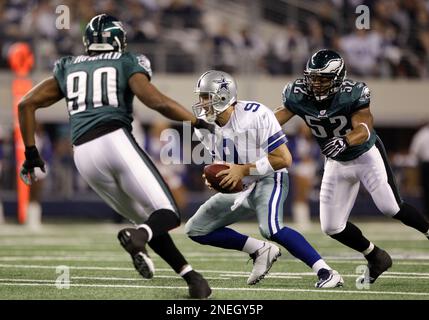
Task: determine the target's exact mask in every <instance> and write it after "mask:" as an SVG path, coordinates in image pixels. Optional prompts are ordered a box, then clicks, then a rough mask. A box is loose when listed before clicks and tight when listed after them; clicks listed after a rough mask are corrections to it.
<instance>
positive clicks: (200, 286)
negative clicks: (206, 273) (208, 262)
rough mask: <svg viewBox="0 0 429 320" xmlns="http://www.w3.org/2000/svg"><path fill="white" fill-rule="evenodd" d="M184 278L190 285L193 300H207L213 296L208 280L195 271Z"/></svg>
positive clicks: (190, 294)
mask: <svg viewBox="0 0 429 320" xmlns="http://www.w3.org/2000/svg"><path fill="white" fill-rule="evenodd" d="M184 278H185V280H186V282H187V283H188V288H189V296H190V297H191V298H192V299H207V298H208V297H210V295H211V294H212V289H211V288H210V286H209V284H208V282H207V280H206V279H204V277H203V276H202V275H201V274H200V273H198V272H196V271H195V270H192V271H189V272H188V273H187V274H186V275H185V276H184Z"/></svg>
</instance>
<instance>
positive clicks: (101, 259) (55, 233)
mask: <svg viewBox="0 0 429 320" xmlns="http://www.w3.org/2000/svg"><path fill="white" fill-rule="evenodd" d="M358 225H359V226H360V227H361V228H362V230H364V232H365V233H366V234H367V236H368V237H369V238H370V239H371V240H372V241H373V242H375V243H376V244H377V245H379V246H381V247H383V248H384V249H386V250H387V251H388V252H389V253H390V254H391V255H392V258H393V259H394V265H393V267H392V268H391V269H390V270H389V272H386V273H385V274H384V275H383V276H382V277H380V278H379V279H378V281H377V283H375V284H374V285H372V286H371V287H370V288H369V289H358V288H357V287H356V285H355V279H356V277H357V276H358V273H357V272H356V270H357V269H359V266H361V265H364V264H365V260H364V259H363V258H361V256H359V255H358V254H355V253H354V252H352V251H351V250H349V249H347V248H345V247H343V246H341V245H340V244H338V243H337V242H336V241H334V240H331V239H330V238H329V237H327V236H324V235H323V234H322V233H321V232H320V231H319V227H318V225H316V224H315V225H314V226H313V227H312V229H311V230H310V231H308V232H304V235H305V236H306V238H307V239H308V240H309V241H310V242H311V243H312V244H313V245H314V246H315V247H316V248H317V249H318V250H319V252H320V253H321V254H322V255H323V256H324V257H325V259H326V260H327V262H328V263H329V264H330V265H331V266H332V267H334V268H335V269H336V270H338V271H339V272H340V273H341V274H342V276H343V278H344V280H345V286H344V287H343V288H337V289H329V290H316V289H315V288H314V283H315V282H316V276H315V275H314V274H313V273H312V272H311V270H310V269H309V268H307V266H305V265H304V264H303V263H302V262H300V261H298V260H297V259H294V258H293V257H291V255H290V254H289V253H287V252H286V251H285V250H284V249H283V250H282V253H283V254H282V256H281V258H280V260H278V261H277V262H276V263H275V264H274V266H273V268H272V269H271V272H270V274H269V275H268V276H267V277H266V278H265V279H264V280H263V281H262V282H260V283H259V284H257V285H256V286H248V285H247V284H246V279H247V277H248V274H249V273H250V271H251V269H252V263H251V262H247V261H248V256H247V255H246V254H244V253H241V252H235V251H229V250H221V249H216V248H212V247H207V246H202V245H199V244H196V243H194V242H192V241H191V240H188V239H187V238H186V236H185V235H184V234H183V229H182V228H179V229H177V230H175V231H174V232H173V233H172V234H173V238H174V239H175V241H176V244H177V246H178V247H179V248H180V249H181V250H182V252H183V253H184V254H185V256H186V257H187V258H188V260H189V261H190V262H191V263H192V265H193V266H194V268H195V269H197V270H199V271H200V272H201V273H203V274H204V276H206V278H207V279H208V281H209V282H210V284H211V286H212V288H213V295H212V297H211V299H213V300H216V299H240V300H245V299H329V300H332V299H352V300H357V299H400V300H403V299H429V242H428V240H426V238H424V237H423V236H422V235H420V234H418V233H417V232H414V230H412V229H409V228H407V227H405V226H402V225H400V224H399V223H394V222H390V221H388V220H387V221H385V222H382V223H380V222H377V223H376V222H373V223H358ZM292 227H293V225H292ZM121 228H122V226H121V225H114V224H95V223H94V224H47V225H44V226H43V227H42V229H41V230H40V231H38V232H32V231H29V230H27V229H26V228H25V227H20V226H17V225H3V226H0V299H186V298H187V287H186V284H185V282H184V281H183V280H182V279H181V278H180V277H178V276H177V275H176V274H175V273H174V272H173V271H172V270H171V269H169V267H168V266H167V264H166V263H165V262H164V261H162V260H161V259H160V258H158V256H156V255H155V254H153V255H152V257H153V260H154V262H155V267H156V268H157V269H156V273H155V277H154V278H153V279H151V280H146V279H142V278H141V277H139V275H138V273H137V272H136V271H135V270H134V268H133V266H132V264H131V259H130V258H129V255H128V254H127V253H126V252H125V251H123V249H122V248H121V247H120V245H119V243H118V241H117V240H116V233H117V231H118V230H120V229H121ZM236 229H237V230H240V231H242V232H246V233H250V234H252V235H255V236H256V237H258V238H260V236H259V235H258V234H257V233H256V230H257V226H256V224H251V223H247V224H240V225H237V228H236ZM149 252H151V251H149ZM61 265H63V266H68V267H69V268H70V269H69V271H70V288H69V289H66V288H63V289H58V288H57V287H56V280H57V277H58V276H60V275H61V273H58V274H57V273H56V268H57V267H58V266H61ZM63 285H64V283H63Z"/></svg>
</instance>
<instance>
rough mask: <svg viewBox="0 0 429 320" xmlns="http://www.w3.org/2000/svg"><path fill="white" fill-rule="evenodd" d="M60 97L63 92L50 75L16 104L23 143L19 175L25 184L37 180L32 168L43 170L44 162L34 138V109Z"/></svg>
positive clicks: (48, 104) (53, 101)
mask: <svg viewBox="0 0 429 320" xmlns="http://www.w3.org/2000/svg"><path fill="white" fill-rule="evenodd" d="M62 98H63V94H62V92H61V90H60V88H59V87H58V83H57V80H55V78H54V77H50V78H48V79H46V80H44V81H42V82H40V83H39V84H38V85H37V86H35V87H34V88H33V89H31V90H30V91H29V92H28V93H27V94H26V95H25V96H24V97H23V98H22V99H21V101H20V102H19V104H18V118H19V125H20V130H21V135H22V139H23V140H24V145H25V161H24V163H23V164H22V168H21V171H20V176H21V179H22V180H23V181H24V182H25V183H26V184H32V182H34V181H36V180H37V178H36V175H35V173H34V168H40V169H41V170H42V171H43V172H45V163H44V162H43V160H42V158H41V157H40V155H39V152H38V151H37V148H36V142H35V138H34V131H35V127H36V116H35V113H36V110H37V109H38V108H46V107H49V106H50V105H52V104H54V103H55V102H57V101H58V100H60V99H62Z"/></svg>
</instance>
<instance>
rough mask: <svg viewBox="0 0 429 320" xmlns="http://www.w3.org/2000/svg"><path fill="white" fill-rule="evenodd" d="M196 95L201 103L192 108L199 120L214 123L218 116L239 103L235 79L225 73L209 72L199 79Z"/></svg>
mask: <svg viewBox="0 0 429 320" xmlns="http://www.w3.org/2000/svg"><path fill="white" fill-rule="evenodd" d="M195 93H197V94H198V95H199V99H200V101H199V102H197V103H196V104H194V105H193V106H192V110H193V111H194V114H195V116H196V117H197V118H202V119H204V120H205V121H207V122H214V121H215V120H216V116H217V115H219V114H221V113H222V112H224V111H225V110H226V109H227V108H228V107H229V106H230V105H232V104H234V103H235V102H236V101H237V85H236V83H235V80H234V78H233V77H232V76H231V75H230V74H228V73H226V72H223V71H217V70H209V71H207V72H205V73H204V74H203V75H201V77H200V78H199V79H198V82H197V86H196V88H195Z"/></svg>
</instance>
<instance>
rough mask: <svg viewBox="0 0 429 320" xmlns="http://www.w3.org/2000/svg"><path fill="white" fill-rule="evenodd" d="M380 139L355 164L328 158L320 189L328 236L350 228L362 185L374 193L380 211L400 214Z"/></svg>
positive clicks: (398, 200) (396, 192)
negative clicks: (348, 224)
mask: <svg viewBox="0 0 429 320" xmlns="http://www.w3.org/2000/svg"><path fill="white" fill-rule="evenodd" d="M380 152H382V153H383V155H385V151H384V147H383V146H382V143H381V141H380V140H378V141H377V143H376V144H375V145H374V146H373V147H372V148H371V149H370V150H368V151H367V152H365V153H364V154H362V155H361V156H359V157H358V158H356V159H354V160H351V161H344V162H340V161H335V160H332V159H328V160H327V161H326V163H325V171H324V174H323V179H322V186H321V189H320V224H321V228H322V231H323V232H324V233H326V234H328V235H334V234H337V233H340V232H341V231H343V230H344V228H345V227H346V223H347V220H348V218H349V215H350V211H351V210H352V208H353V205H354V203H355V200H356V196H357V194H358V191H359V186H360V182H362V184H363V185H364V187H365V189H366V190H367V191H368V192H369V193H370V194H371V197H372V199H373V201H374V203H375V205H376V206H377V208H378V209H379V210H380V211H381V212H382V213H383V214H385V215H387V216H390V217H392V216H394V215H395V214H396V213H398V211H399V209H400V208H399V204H400V202H401V200H400V196H399V192H398V191H397V188H396V185H395V182H394V178H393V175H392V172H391V169H390V166H389V164H388V162H387V158H386V157H384V159H383V157H382V154H381V153H380Z"/></svg>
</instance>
